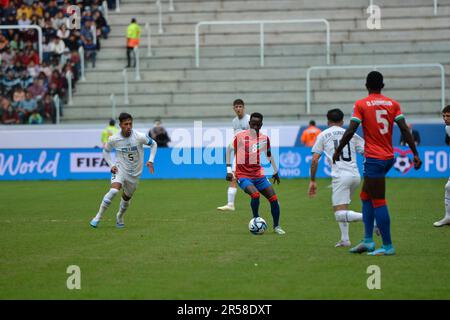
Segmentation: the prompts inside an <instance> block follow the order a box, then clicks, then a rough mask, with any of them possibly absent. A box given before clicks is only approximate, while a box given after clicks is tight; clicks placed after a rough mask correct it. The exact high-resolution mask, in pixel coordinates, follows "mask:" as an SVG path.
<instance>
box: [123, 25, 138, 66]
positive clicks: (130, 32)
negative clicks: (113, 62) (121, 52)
mask: <svg viewBox="0 0 450 320" xmlns="http://www.w3.org/2000/svg"><path fill="white" fill-rule="evenodd" d="M140 37H141V27H140V26H139V25H138V24H137V22H136V19H135V18H133V19H131V23H130V24H129V25H128V28H127V66H126V68H130V67H131V56H130V55H131V53H132V52H133V57H134V63H133V68H135V67H136V56H135V54H134V48H137V47H139V41H140Z"/></svg>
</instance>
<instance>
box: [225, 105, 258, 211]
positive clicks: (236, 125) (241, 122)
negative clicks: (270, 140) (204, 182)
mask: <svg viewBox="0 0 450 320" xmlns="http://www.w3.org/2000/svg"><path fill="white" fill-rule="evenodd" d="M233 110H234V112H235V113H236V117H235V118H234V119H233V132H234V135H236V134H237V133H239V132H241V131H243V130H247V129H248V128H249V124H248V123H249V122H250V115H248V114H247V113H245V104H244V101H243V100H242V99H236V100H234V102H233ZM231 144H232V143H230V145H229V146H227V151H228V150H229V149H230V148H232V145H231ZM232 171H233V172H235V171H236V161H233V168H232ZM236 192H237V185H236V179H234V178H233V180H231V181H230V185H229V187H228V192H227V194H228V203H227V204H226V205H224V206H222V207H218V208H217V210H221V211H234V210H235V208H234V199H235V197H236Z"/></svg>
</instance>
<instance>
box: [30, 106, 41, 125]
mask: <svg viewBox="0 0 450 320" xmlns="http://www.w3.org/2000/svg"><path fill="white" fill-rule="evenodd" d="M42 123H43V119H42V116H41V115H40V114H39V112H38V110H37V109H34V110H33V112H32V113H31V114H30V117H29V118H28V124H42Z"/></svg>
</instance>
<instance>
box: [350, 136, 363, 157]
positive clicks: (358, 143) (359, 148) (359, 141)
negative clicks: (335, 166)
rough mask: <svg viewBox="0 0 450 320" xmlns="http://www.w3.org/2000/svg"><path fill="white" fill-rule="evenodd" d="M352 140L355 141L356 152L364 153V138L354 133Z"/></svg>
mask: <svg viewBox="0 0 450 320" xmlns="http://www.w3.org/2000/svg"><path fill="white" fill-rule="evenodd" d="M353 139H354V140H353V141H354V142H355V148H356V152H358V153H359V154H364V139H363V138H361V137H360V136H358V135H357V134H355V135H354V136H353Z"/></svg>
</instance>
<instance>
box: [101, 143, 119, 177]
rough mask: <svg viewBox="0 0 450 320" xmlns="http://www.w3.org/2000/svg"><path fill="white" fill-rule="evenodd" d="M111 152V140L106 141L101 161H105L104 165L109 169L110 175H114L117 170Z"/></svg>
mask: <svg viewBox="0 0 450 320" xmlns="http://www.w3.org/2000/svg"><path fill="white" fill-rule="evenodd" d="M111 150H112V146H111V140H110V139H108V142H107V143H106V145H105V147H104V148H103V159H105V161H106V163H107V164H108V166H109V167H110V168H111V173H114V174H116V173H117V171H118V169H117V166H116V165H115V164H114V163H113V161H112V158H111Z"/></svg>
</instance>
